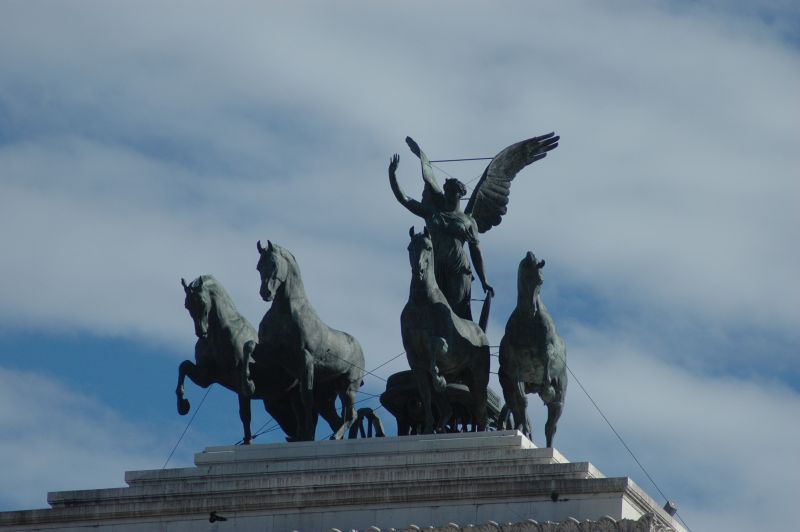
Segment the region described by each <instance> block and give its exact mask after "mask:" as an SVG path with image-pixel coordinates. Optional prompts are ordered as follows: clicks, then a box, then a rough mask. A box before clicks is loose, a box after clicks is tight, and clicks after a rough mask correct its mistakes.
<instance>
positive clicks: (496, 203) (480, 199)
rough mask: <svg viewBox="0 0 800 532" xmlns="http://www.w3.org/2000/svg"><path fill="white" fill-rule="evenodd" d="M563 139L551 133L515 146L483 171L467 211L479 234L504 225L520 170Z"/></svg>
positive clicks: (507, 149) (510, 147) (496, 157)
mask: <svg viewBox="0 0 800 532" xmlns="http://www.w3.org/2000/svg"><path fill="white" fill-rule="evenodd" d="M559 138H560V137H557V136H556V134H555V133H548V134H547V135H542V136H540V137H533V138H532V139H528V140H523V141H522V142H517V143H516V144H512V145H511V146H509V147H508V148H506V149H504V150H503V151H501V152H500V153H498V154H497V155H495V157H494V159H492V162H490V163H489V166H487V167H486V170H484V171H483V175H482V176H481V180H480V181H478V184H477V185H476V186H475V189H474V190H473V191H472V196H471V197H470V198H469V202H468V203H467V207H466V208H465V209H464V212H465V213H467V214H469V215H471V216H472V217H473V218H474V219H475V222H477V224H478V231H480V232H481V233H485V232H486V231H488V230H489V229H491V228H492V227H494V226H495V225H498V224H500V221H501V220H502V218H503V215H504V214H505V213H506V211H507V207H506V205H508V196H509V193H510V192H511V181H513V180H514V177H515V176H516V175H517V174H518V173H519V171H520V170H522V169H523V168H525V167H526V166H528V165H529V164H531V163H533V162H535V161H538V160H539V159H543V158H544V157H545V156H546V155H547V152H549V151H550V150H554V149H555V148H556V147H557V146H558V139H559Z"/></svg>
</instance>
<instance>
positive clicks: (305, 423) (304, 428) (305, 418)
mask: <svg viewBox="0 0 800 532" xmlns="http://www.w3.org/2000/svg"><path fill="white" fill-rule="evenodd" d="M304 357H305V363H304V365H303V366H304V367H303V369H302V371H301V373H302V375H301V377H300V402H301V405H300V406H301V412H300V419H298V432H299V433H300V440H301V441H314V427H315V420H314V357H313V355H312V354H311V353H310V352H309V351H308V350H304Z"/></svg>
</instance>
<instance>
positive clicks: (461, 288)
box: [389, 133, 559, 320]
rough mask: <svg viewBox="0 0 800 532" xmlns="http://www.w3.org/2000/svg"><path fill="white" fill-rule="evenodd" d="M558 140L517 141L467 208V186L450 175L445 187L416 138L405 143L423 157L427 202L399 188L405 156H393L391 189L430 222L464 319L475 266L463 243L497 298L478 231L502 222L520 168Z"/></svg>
mask: <svg viewBox="0 0 800 532" xmlns="http://www.w3.org/2000/svg"><path fill="white" fill-rule="evenodd" d="M558 140H559V137H557V136H555V134H554V133H548V134H547V135H542V136H540V137H534V138H531V139H528V140H524V141H522V142H518V143H516V144H513V145H511V146H509V147H507V148H505V149H504V150H502V151H501V152H500V153H498V154H497V155H496V156H495V157H494V158H493V159H492V161H491V162H490V163H489V165H488V166H487V167H486V170H484V172H483V176H482V177H481V179H480V181H478V184H477V186H476V187H475V189H474V190H473V192H472V196H471V197H470V199H469V202H468V203H467V207H466V208H465V209H464V211H462V210H461V206H460V202H461V198H462V197H463V196H465V195H466V193H467V189H466V186H465V185H464V184H463V183H462V182H461V181H459V180H457V179H448V180H447V181H445V184H444V187H443V188H440V187H439V184H438V183H437V181H436V177H435V176H434V175H433V169H432V167H431V163H430V160H429V159H428V156H427V155H425V152H423V151H422V150H421V149H420V147H419V145H418V144H417V143H416V142H414V140H413V139H412V138H411V137H406V143H407V144H408V147H409V148H410V149H411V151H412V152H413V153H414V154H415V155H416V156H417V157H419V160H420V164H421V166H422V179H423V181H424V182H425V188H424V190H423V193H422V201H417V200H415V199H413V198H410V197H408V196H406V195H405V193H403V191H402V190H401V189H400V186H399V185H398V183H397V177H396V175H395V172H396V170H397V166H398V165H399V163H400V156H399V155H397V154H395V155H394V156H393V157H392V158H391V161H390V164H389V183H390V185H391V187H392V192H393V193H394V195H395V197H396V198H397V201H399V202H400V204H401V205H403V206H404V207H405V208H407V209H408V210H409V211H411V212H412V213H413V214H416V215H417V216H419V217H421V218H423V219H424V220H425V225H426V227H427V228H428V231H429V232H430V234H431V237H432V238H433V247H434V255H435V259H436V260H435V262H436V282H437V284H438V285H439V288H440V289H441V290H442V292H443V293H444V295H445V297H446V298H447V301H448V302H449V303H450V307H451V308H452V309H453V311H454V312H455V313H456V314H458V315H459V316H461V317H462V318H464V319H468V320H471V319H472V310H471V308H470V298H471V287H472V269H471V268H470V259H468V258H467V255H466V253H465V252H464V244H467V245H468V247H469V255H470V258H471V259H472V266H473V267H474V269H475V273H476V274H477V276H478V279H479V280H480V282H481V286H482V287H483V290H484V292H486V293H487V294H488V295H489V296H490V297H491V296H493V295H494V290H493V289H492V287H491V285H489V283H488V282H487V280H486V272H485V268H484V264H483V256H482V255H481V250H480V247H479V246H478V233H485V232H486V231H488V230H489V229H491V228H492V227H493V226H495V225H498V224H499V223H500V221H501V219H502V216H503V215H504V214H505V213H506V210H507V209H506V205H507V204H508V196H509V192H510V190H511V181H512V180H513V179H514V177H515V176H516V175H517V173H518V172H519V171H520V170H522V169H523V168H525V167H526V166H527V165H529V164H531V163H533V162H535V161H538V160H539V159H542V158H544V157H545V156H546V155H547V152H548V151H550V150H553V149H555V148H556V147H557V146H558Z"/></svg>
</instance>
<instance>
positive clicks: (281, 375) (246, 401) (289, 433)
mask: <svg viewBox="0 0 800 532" xmlns="http://www.w3.org/2000/svg"><path fill="white" fill-rule="evenodd" d="M181 284H182V285H183V290H184V292H185V294H186V300H185V307H186V309H187V310H188V311H189V315H190V316H191V317H192V320H193V321H194V328H195V335H196V336H197V343H196V344H195V362H194V363H193V362H191V361H190V360H184V361H183V362H182V363H181V364H180V366H178V387H177V389H176V390H175V393H176V394H177V396H178V413H179V414H180V415H182V416H183V415H186V414H187V413H189V409H190V407H191V405H190V404H189V401H188V400H187V399H186V397H185V392H184V380H185V378H186V377H189V379H191V380H192V382H194V383H195V384H197V385H198V386H200V387H201V388H208V387H209V386H211V385H212V384H214V383H217V384H219V385H221V386H223V387H225V388H227V389H229V390H231V391H233V392H234V393H236V394H237V395H238V396H239V418H240V419H241V421H242V428H243V430H244V437H243V438H242V443H244V444H245V445H247V444H249V443H250V442H251V440H252V439H253V437H252V434H251V431H250V420H251V411H250V401H251V400H253V399H262V400H263V401H264V408H265V409H266V411H267V412H268V413H269V414H270V415H271V416H272V417H273V418H274V419H275V421H277V422H278V425H280V427H281V428H282V429H283V431H284V433H286V439H287V440H289V441H293V440H296V439H298V437H299V436H298V427H297V423H296V420H295V417H294V413H293V411H292V407H291V403H292V402H296V401H298V400H299V392H298V386H297V379H295V378H294V377H292V376H290V375H289V374H288V373H287V372H286V371H285V370H284V369H283V368H282V367H280V366H277V365H274V364H270V363H269V361H262V362H260V363H257V361H256V359H255V357H254V355H253V353H254V350H255V346H256V340H257V339H258V335H257V334H256V330H255V328H254V327H253V326H252V325H251V324H250V322H249V321H247V319H245V317H244V316H242V315H241V314H239V312H238V311H237V310H236V307H235V306H234V304H233V301H232V300H231V298H230V296H229V295H228V293H227V291H226V290H225V289H224V288H223V286H222V285H221V284H220V283H219V282H218V281H217V280H216V279H215V278H214V277H213V276H211V275H202V276H200V277H198V278H197V279H195V280H194V281H192V282H191V283H189V284H187V283H186V281H185V280H184V279H181ZM334 400H335V396H334V395H333V394H332V393H331V391H330V390H327V389H321V390H320V391H319V392H318V393H317V394H316V396H315V401H314V405H315V407H314V411H315V417H314V423H316V413H319V414H320V415H322V417H323V418H324V419H325V420H326V421H327V422H328V424H329V425H330V426H331V428H332V429H333V430H337V429H338V428H339V427H340V426H341V424H342V420H341V419H340V418H339V416H338V415H337V414H336V408H335V403H334Z"/></svg>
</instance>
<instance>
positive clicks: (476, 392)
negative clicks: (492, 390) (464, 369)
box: [469, 374, 489, 431]
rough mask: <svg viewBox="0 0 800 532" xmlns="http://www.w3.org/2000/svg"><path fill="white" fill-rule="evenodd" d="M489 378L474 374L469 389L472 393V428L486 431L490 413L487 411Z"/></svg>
mask: <svg viewBox="0 0 800 532" xmlns="http://www.w3.org/2000/svg"><path fill="white" fill-rule="evenodd" d="M486 380H488V379H483V378H482V377H480V376H477V375H474V374H473V377H472V382H471V383H470V387H469V391H470V395H472V412H473V417H472V424H473V425H472V430H473V431H475V430H479V431H484V430H486V427H487V425H488V420H489V415H488V413H487V407H486V401H487V395H488V392H487V386H488V383H487V382H486Z"/></svg>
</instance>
